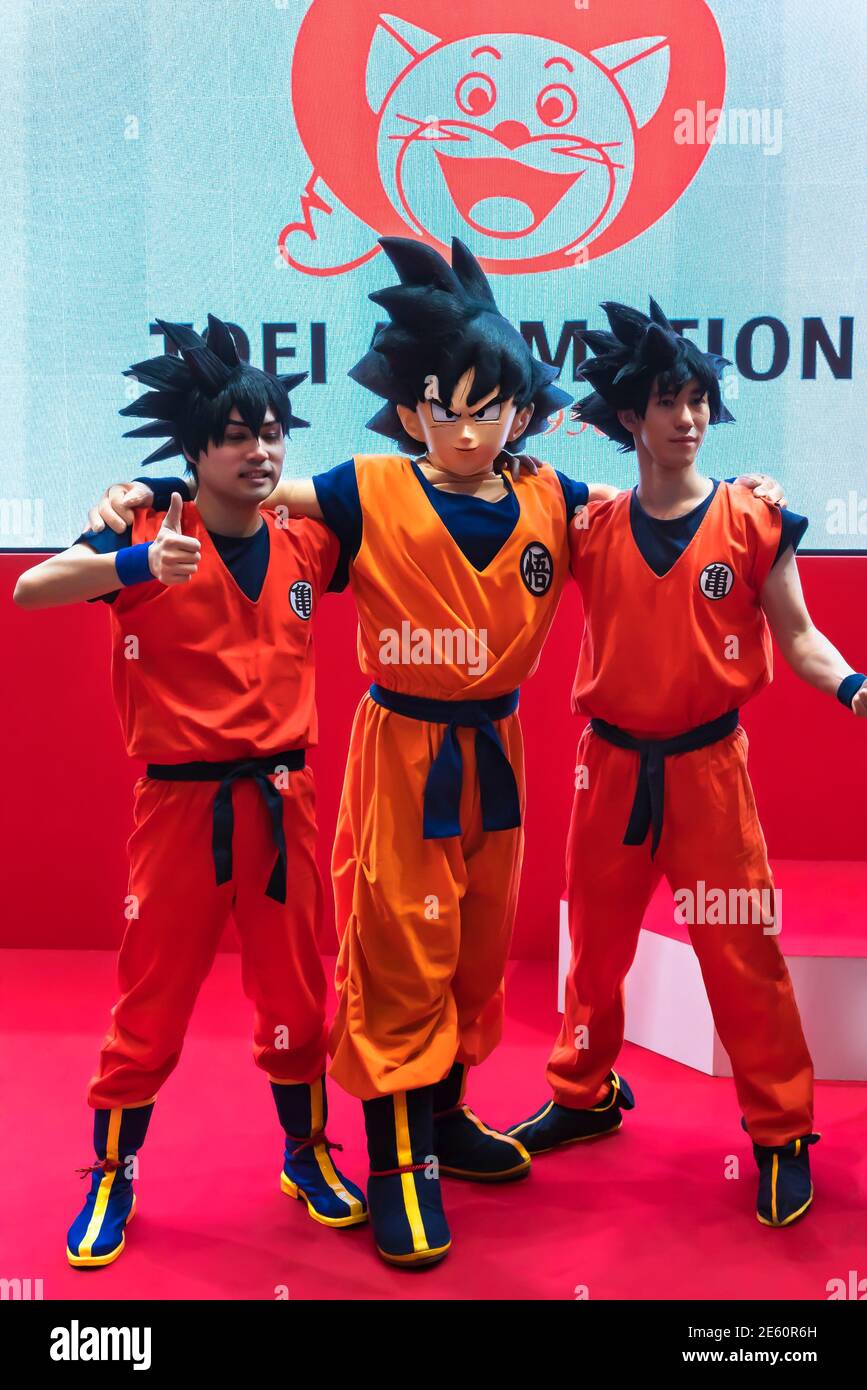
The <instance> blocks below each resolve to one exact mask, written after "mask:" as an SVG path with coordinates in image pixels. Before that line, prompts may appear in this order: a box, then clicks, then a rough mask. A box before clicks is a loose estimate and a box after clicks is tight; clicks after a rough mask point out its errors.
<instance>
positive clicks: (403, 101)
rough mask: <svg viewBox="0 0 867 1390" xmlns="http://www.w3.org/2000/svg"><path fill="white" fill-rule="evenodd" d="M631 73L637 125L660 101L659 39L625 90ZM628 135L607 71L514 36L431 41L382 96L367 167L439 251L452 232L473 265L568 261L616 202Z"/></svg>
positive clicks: (626, 114)
mask: <svg viewBox="0 0 867 1390" xmlns="http://www.w3.org/2000/svg"><path fill="white" fill-rule="evenodd" d="M416 32H417V31H416ZM385 33H386V31H385V30H384V28H383V26H380V28H379V29H378V30H377V34H376V39H375V41H374V45H373V47H372V49H371V58H370V65H371V68H372V69H373V71H374V72H376V73H377V74H378V75H379V81H380V82H382V80H383V77H382V74H384V73H386V72H387V69H386V67H385V63H384V62H382V61H380V62H378V63H377V62H376V59H377V58H381V56H382V49H383V47H384V46H385V41H384V40H381V39H380V36H381V35H384V34H385ZM392 43H393V40H392ZM618 47H619V46H618ZM629 47H632V48H634V47H635V46H634V45H632V46H630V45H624V48H629ZM389 56H394V57H396V56H397V55H396V54H395V53H394V49H393V48H392V49H391V50H390V53H389ZM403 56H404V58H405V57H406V53H405V51H404V53H403ZM617 56H619V55H608V61H609V62H612V60H616V57H617ZM640 63H643V64H644V65H645V70H644V74H642V75H644V76H645V82H644V87H643V97H642V100H641V106H642V109H641V111H640V116H641V119H642V121H644V120H647V119H649V117H650V116H651V115H652V114H653V111H654V110H655V109H656V106H658V104H659V101H660V99H661V97H662V94H663V92H664V91H665V83H666V80H667V77H668V46H667V44H666V43H665V40H664V39H656V40H654V39H650V40H647V41H646V43H645V45H643V46H642V51H640V52H639V53H638V54H637V55H636V56H634V57H632V58H631V59H630V64H629V66H628V67H626V68H624V69H623V75H624V77H626V78H631V77H634V78H635V79H636V83H637V79H638V76H639V64H640ZM371 88H373V91H374V92H375V90H376V88H375V85H374V84H373V83H372V82H371V81H370V80H369V81H368V93H369V94H370V93H371ZM425 112H433V114H432V115H425V114H424V113H425ZM635 125H636V117H635V115H634V113H633V110H632V107H631V105H630V103H629V100H628V98H627V96H626V94H625V92H624V89H623V87H622V86H621V85H620V84H619V83H618V81H617V77H616V74H615V71H614V70H613V68H611V67H605V66H603V64H602V62H601V61H600V59H599V58H597V57H596V56H595V55H589V56H585V55H584V54H582V53H579V52H577V51H576V50H575V49H574V48H569V47H568V46H567V45H565V44H562V43H552V42H551V41H550V40H548V39H539V38H534V37H532V36H529V35H524V34H519V35H516V34H496V35H491V36H489V37H487V38H485V40H484V41H483V42H482V41H480V40H479V38H478V37H473V38H471V39H462V40H461V41H459V42H458V43H451V44H445V45H442V44H439V43H438V42H436V41H433V42H432V45H431V48H430V50H429V51H427V52H425V53H423V54H421V55H420V56H419V57H417V58H416V59H414V60H412V61H411V62H410V63H409V64H408V65H407V66H406V67H405V68H404V70H403V71H402V72H400V73H399V75H398V77H397V78H396V80H395V81H394V82H393V83H392V85H391V87H390V89H389V90H388V95H387V97H386V98H385V101H384V103H383V106H382V109H381V111H380V120H379V131H378V138H377V161H378V165H379V172H380V178H381V180H382V184H383V187H384V188H385V190H386V192H387V193H388V195H389V198H390V200H391V202H392V204H393V206H394V207H395V208H397V209H398V210H399V211H400V212H401V214H402V215H403V216H404V217H405V218H406V220H407V223H408V225H409V226H410V227H411V229H412V230H413V231H415V232H417V233H418V235H419V236H425V235H427V236H429V237H432V238H434V239H435V240H437V241H439V242H442V243H448V241H449V238H450V237H451V235H452V233H453V231H454V230H455V228H456V227H457V229H458V233H457V234H458V235H460V236H461V237H465V236H467V235H468V233H467V228H469V229H470V230H471V231H472V232H474V233H475V237H474V238H473V251H474V253H475V255H476V256H479V257H482V256H490V257H495V258H504V257H505V258H508V259H509V260H513V261H514V260H519V259H521V260H524V259H526V258H527V257H533V256H540V255H544V254H546V253H550V252H553V251H561V252H563V253H565V254H568V253H569V252H574V251H576V250H577V249H578V248H579V247H580V246H581V245H583V244H584V243H585V242H586V241H587V240H588V238H589V237H590V236H592V235H595V234H598V233H599V231H601V230H602V228H603V227H605V226H606V225H608V223H610V222H611V221H612V220H613V219H614V218H615V217H616V216H617V213H618V212H619V210H620V208H621V207H622V206H623V201H624V199H625V197H626V194H627V192H628V189H629V183H630V180H631V176H632V171H633V168H634V163H635V142H634V139H633V129H634V128H635ZM456 212H457V214H458V216H457V218H456V216H455V213H456Z"/></svg>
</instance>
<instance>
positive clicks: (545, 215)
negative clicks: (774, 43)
mask: <svg viewBox="0 0 867 1390" xmlns="http://www.w3.org/2000/svg"><path fill="white" fill-rule="evenodd" d="M342 4H343V0H314V3H313V4H312V6H311V8H310V11H309V12H308V14H307V16H306V18H305V20H304V23H303V25H302V27H301V30H300V33H299V36H298V42H297V44H296V49H295V56H294V61H293V104H294V109H295V115H296V119H297V122H298V130H299V134H300V135H301V138H302V140H303V141H304V145H305V148H306V149H307V151H308V153H309V154H310V156H311V158H312V160H313V163H314V170H313V173H312V174H311V177H310V179H309V181H308V183H307V186H306V189H305V191H304V193H303V194H302V198H301V218H300V219H299V220H298V221H296V222H292V223H290V224H289V225H288V226H287V227H285V228H284V229H283V232H282V234H281V237H280V249H281V252H282V254H283V256H284V257H285V259H286V260H287V261H288V262H289V263H290V264H292V265H294V266H296V267H297V268H298V269H303V270H306V271H308V272H309V273H312V274H330V273H335V272H336V271H340V270H345V269H350V268H351V267H352V266H354V265H358V264H360V263H361V262H362V261H364V260H367V259H369V257H370V256H371V255H372V254H375V252H376V250H377V247H376V245H375V237H376V236H379V235H383V234H388V235H402V236H407V235H409V236H413V235H415V236H418V237H420V238H422V239H424V240H426V241H429V242H432V243H433V244H435V245H438V246H439V247H448V245H449V244H450V240H451V237H452V236H453V235H457V236H460V237H461V238H462V240H464V241H466V242H467V244H468V245H469V246H470V248H471V250H472V251H473V252H474V254H475V255H476V256H477V257H478V258H479V260H480V261H481V262H482V265H483V266H484V267H485V269H486V270H494V271H500V272H509V271H527V270H549V269H555V268H559V267H563V266H568V265H572V264H574V263H575V259H576V257H580V258H581V259H589V258H590V257H591V256H597V255H601V254H604V252H605V251H607V250H611V249H612V248H613V247H614V246H617V245H621V244H622V243H623V242H624V241H627V240H629V239H630V238H631V237H632V236H635V235H637V234H639V233H640V232H641V231H643V230H644V229H645V227H647V226H649V225H651V223H652V222H654V221H655V220H656V219H657V218H658V217H659V216H661V215H662V213H663V212H665V211H666V210H667V209H668V208H669V207H670V206H671V205H672V203H673V202H675V201H676V199H677V197H679V196H680V193H681V192H682V191H683V189H684V187H685V186H686V184H687V183H688V182H689V180H690V179H691V178H692V176H693V174H694V173H695V170H696V169H697V168H698V165H699V164H700V162H701V159H702V158H703V156H704V154H705V153H706V151H707V146H706V145H700V146H696V145H684V144H678V143H677V142H676V141H675V139H674V130H675V124H676V123H675V117H674V112H675V110H676V109H677V108H682V107H690V108H691V109H694V108H695V105H696V103H697V102H698V101H699V100H704V101H705V102H706V103H710V104H712V105H719V104H720V103H721V101H722V94H723V85H724V59H723V53H722V44H721V41H720V37H719V31H718V30H717V28H716V25H715V23H714V21H713V17H712V15H711V14H710V11H709V10H708V8H707V5H706V3H705V0H593V2H592V4H591V5H590V6H589V7H588V8H586V9H584V8H577V7H576V5H575V3H574V0H545V4H544V5H542V4H539V5H537V6H536V7H535V9H536V10H538V15H536V14H535V13H533V7H531V6H528V5H527V3H526V0H487V3H481V0H466V3H462V4H461V5H460V6H455V5H454V4H452V3H446V0H398V3H396V4H395V5H394V9H395V10H398V11H399V13H390V12H386V11H385V9H384V7H382V6H381V5H380V4H377V3H375V0H354V4H353V22H352V25H351V26H349V28H348V29H347V27H346V26H345V9H343V11H342V13H343V16H344V20H343V22H340V21H339V20H338V13H340V11H341V6H342ZM422 23H424V26H425V27H421V25H422ZM530 27H532V29H533V32H532V33H528V32H527V29H528V28H530ZM338 30H340V31H341V32H340V41H339V43H338V40H337V31H338ZM456 31H457V32H456ZM365 33H367V34H368V41H367V44H366V47H362V45H363V43H364V35H365ZM331 53H333V54H334V55H335V58H336V59H338V58H339V65H340V73H339V76H338V75H337V73H335V75H334V81H332V82H328V81H327V74H326V73H323V63H324V66H325V67H326V68H327V67H328V66H329V59H328V58H327V57H326V55H330V54H331ZM314 54H315V56H314ZM324 79H326V80H324ZM326 92H327V93H328V99H327V105H328V109H327V110H326V109H325V107H324V105H323V102H324V100H325V98H324V95H323V94H324V93H326ZM339 103H343V107H344V109H345V110H346V111H347V116H346V119H345V123H341V121H340V119H339V116H338V115H336V112H337V111H338V110H339ZM371 233H372V234H373V235H371Z"/></svg>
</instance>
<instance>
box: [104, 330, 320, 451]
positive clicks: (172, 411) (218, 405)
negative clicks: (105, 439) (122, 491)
mask: <svg viewBox="0 0 867 1390" xmlns="http://www.w3.org/2000/svg"><path fill="white" fill-rule="evenodd" d="M156 321H157V323H158V324H159V326H160V328H161V329H162V331H163V333H164V334H165V336H166V337H167V338H168V339H170V341H171V342H173V343H174V344H175V347H176V348H177V349H178V352H179V353H180V356H179V357H174V356H172V355H171V354H170V353H166V354H165V355H164V356H162V357H151V358H150V359H149V360H148V361H147V362H135V363H134V364H133V365H132V366H131V367H129V368H128V369H127V370H126V371H125V372H124V376H131V377H135V379H136V380H137V381H141V382H142V383H143V384H144V385H145V386H150V387H152V388H153V389H152V390H150V391H146V392H145V394H144V395H143V396H139V398H138V400H135V401H133V402H132V404H131V405H127V406H124V408H123V409H122V410H121V412H120V414H121V415H144V416H150V423H149V424H147V425H139V426H138V428H137V429H134V430H127V431H126V434H125V435H124V438H134V439H135V438H138V439H153V438H159V437H162V436H165V435H168V440H167V442H166V443H165V444H161V445H160V447H159V448H158V449H154V451H153V453H152V454H149V455H148V457H147V458H146V459H144V463H158V462H159V461H160V460H161V459H168V458H172V457H173V455H175V454H183V453H184V452H185V451H186V453H189V454H190V455H191V456H192V457H193V459H196V460H197V459H198V457H199V454H200V453H201V452H202V450H203V449H207V448H208V445H209V444H210V443H214V444H217V445H219V444H222V442H223V437H224V435H225V431H226V424H227V422H228V419H229V415H230V414H231V411H232V407H233V406H237V407H238V411H239V413H240V415H241V418H242V419H243V421H244V423H245V424H246V425H247V426H248V428H249V429H251V430H252V431H253V432H254V433H255V434H256V435H258V433H259V431H260V429H261V428H262V421H263V420H264V418H265V415H266V413H267V411H268V407H269V406H270V407H271V409H272V410H273V412H274V414H275V416H276V418H277V419H278V420H279V421H280V423H281V425H282V426H283V432H284V434H286V433H287V432H288V430H289V428H290V427H294V428H295V429H300V428H302V427H303V426H305V425H307V423H308V422H307V421H306V420H299V419H298V418H297V417H296V416H294V415H293V414H292V407H291V405H290V403H289V392H290V391H291V390H293V389H294V388H295V387H296V386H297V385H298V384H299V382H302V381H303V380H304V378H305V377H306V375H307V373H306V372H296V373H294V374H293V375H291V376H272V375H271V373H270V372H263V371H260V370H259V368H258V367H251V366H250V364H249V363H248V362H242V360H241V358H240V357H239V355H238V349H237V347H236V346H235V340H234V338H233V337H232V335H231V333H230V332H229V329H228V328H227V327H226V325H225V323H223V322H222V320H221V319H218V318H215V317H214V315H213V314H208V327H207V329H206V330H205V333H204V335H203V336H202V337H200V336H199V334H198V333H194V332H193V330H192V329H191V328H187V327H186V325H184V324H182V323H165V322H164V321H163V320H162V319H157V320H156ZM193 472H195V468H193Z"/></svg>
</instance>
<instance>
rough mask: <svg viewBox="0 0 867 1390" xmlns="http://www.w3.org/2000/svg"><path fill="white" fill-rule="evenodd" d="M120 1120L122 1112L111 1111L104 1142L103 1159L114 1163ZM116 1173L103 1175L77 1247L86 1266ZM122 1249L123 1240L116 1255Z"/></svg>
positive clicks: (102, 1260)
mask: <svg viewBox="0 0 867 1390" xmlns="http://www.w3.org/2000/svg"><path fill="white" fill-rule="evenodd" d="M122 1120H123V1110H122V1109H119V1110H112V1112H111V1116H110V1117H109V1121H108V1136H107V1138H106V1141H105V1157H106V1159H111V1160H112V1161H113V1162H115V1163H116V1162H117V1161H118V1154H119V1148H120V1126H121V1121H122ZM116 1172H117V1169H116V1168H113V1169H112V1170H111V1172H110V1173H105V1174H104V1175H103V1178H102V1181H101V1182H100V1184H99V1191H98V1192H97V1194H96V1201H95V1202H94V1204H93V1213H92V1215H91V1218H90V1221H89V1222H88V1225H87V1230H86V1231H85V1233H84V1240H83V1241H82V1242H81V1244H80V1245H79V1247H78V1256H79V1258H80V1259H81V1260H82V1261H84V1262H86V1263H88V1264H89V1263H91V1262H92V1260H93V1243H94V1241H95V1240H96V1239H97V1238H98V1236H99V1233H100V1231H101V1230H102V1223H103V1221H104V1220H105V1213H106V1208H107V1207H108V1199H109V1197H110V1196H111V1189H112V1187H113V1186H114V1178H115V1173H116ZM122 1249H123V1240H121V1243H120V1245H119V1246H118V1250H117V1254H118V1255H119V1254H120V1252H121V1250H122ZM112 1258H116V1256H115V1255H114V1252H112ZM97 1259H99V1263H100V1264H103V1263H105V1262H106V1261H105V1257H104V1256H102V1257H99V1256H98V1257H97Z"/></svg>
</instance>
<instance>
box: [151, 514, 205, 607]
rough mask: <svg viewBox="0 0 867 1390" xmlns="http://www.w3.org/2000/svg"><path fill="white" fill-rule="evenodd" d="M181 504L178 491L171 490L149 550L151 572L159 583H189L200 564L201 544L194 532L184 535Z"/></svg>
mask: <svg viewBox="0 0 867 1390" xmlns="http://www.w3.org/2000/svg"><path fill="white" fill-rule="evenodd" d="M182 508H183V502H182V500H181V494H180V493H179V492H173V493H172V500H171V502H170V504H169V509H168V511H167V512H166V515H165V519H164V521H163V524H162V526H161V527H160V529H159V532H158V533H157V538H156V540H155V541H153V542H152V543H151V546H150V549H149V550H148V565H149V567H150V572H151V574H152V575H153V577H154V579H158V580H159V581H160V583H161V584H189V582H190V580H191V579H192V577H193V575H194V574H195V572H196V570H197V569H198V568H199V560H200V559H201V553H202V547H201V544H200V543H199V541H198V540H197V539H196V537H195V536H185V535H184V533H183V512H182Z"/></svg>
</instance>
